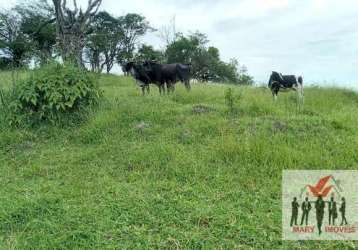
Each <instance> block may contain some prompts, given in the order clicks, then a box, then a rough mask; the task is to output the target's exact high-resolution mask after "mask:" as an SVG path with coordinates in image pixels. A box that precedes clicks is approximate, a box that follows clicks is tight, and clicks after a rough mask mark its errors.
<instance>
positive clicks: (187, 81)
mask: <svg viewBox="0 0 358 250" xmlns="http://www.w3.org/2000/svg"><path fill="white" fill-rule="evenodd" d="M184 85H185V88H186V90H187V91H190V90H191V86H190V82H189V80H185V81H184Z"/></svg>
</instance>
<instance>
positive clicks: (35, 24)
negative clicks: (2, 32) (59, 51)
mask: <svg viewBox="0 0 358 250" xmlns="http://www.w3.org/2000/svg"><path fill="white" fill-rule="evenodd" d="M15 11H16V12H17V13H18V14H19V15H20V16H21V27H20V28H21V32H22V33H23V34H25V35H26V36H27V37H28V39H29V42H30V43H31V47H32V52H33V56H34V57H35V59H38V61H40V63H41V64H45V63H46V62H48V61H49V60H50V59H51V58H52V56H53V54H54V48H55V44H56V27H55V24H54V10H53V8H52V7H51V6H50V5H49V4H48V3H47V1H46V0H39V1H37V2H34V3H31V4H28V5H23V4H21V5H17V6H16V7H15Z"/></svg>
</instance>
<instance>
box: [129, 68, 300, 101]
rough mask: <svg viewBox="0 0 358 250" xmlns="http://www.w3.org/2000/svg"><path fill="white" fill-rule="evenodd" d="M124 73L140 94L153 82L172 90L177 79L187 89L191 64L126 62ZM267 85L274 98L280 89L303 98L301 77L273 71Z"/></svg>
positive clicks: (168, 90) (162, 91) (162, 90)
mask: <svg viewBox="0 0 358 250" xmlns="http://www.w3.org/2000/svg"><path fill="white" fill-rule="evenodd" d="M122 70H123V72H124V73H127V74H130V75H131V76H132V77H133V78H134V79H135V80H136V81H137V83H138V85H139V86H140V88H141V89H142V94H143V95H145V93H146V92H147V93H149V85H150V84H155V85H157V86H158V87H159V93H160V94H162V93H165V91H167V92H168V93H170V92H173V91H174V89H175V83H177V82H178V81H180V82H182V83H184V85H185V87H186V89H187V90H188V91H189V90H190V89H191V87H190V77H191V64H183V63H172V64H160V63H157V62H154V61H145V62H143V63H135V62H128V63H125V64H124V65H123V67H122ZM268 87H269V88H270V90H271V92H272V95H273V97H274V99H275V100H276V99H277V94H278V92H280V91H288V90H294V91H297V93H298V96H299V98H300V100H303V78H302V76H295V75H282V74H281V73H278V72H275V71H273V72H272V74H271V76H270V79H269V83H268Z"/></svg>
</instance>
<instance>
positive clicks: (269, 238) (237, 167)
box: [0, 76, 358, 249]
mask: <svg viewBox="0 0 358 250" xmlns="http://www.w3.org/2000/svg"><path fill="white" fill-rule="evenodd" d="M101 86H102V88H103V90H104V91H105V92H104V93H105V97H106V99H105V100H104V102H103V103H102V104H101V107H100V108H99V109H98V110H96V111H94V112H93V114H91V116H90V118H89V120H88V121H86V122H84V123H83V124H80V125H78V126H73V127H65V128H60V127H55V128H54V127H42V128H37V129H10V128H8V127H7V126H5V124H2V125H1V131H0V162H1V164H0V173H1V175H0V249H2V248H5V249H30V248H33V249H54V248H56V249H74V248H83V249H112V248H117V249H146V248H169V249H187V248H191V249H208V248H209V249H210V248H216V249H218V248H219V249H220V248H223V249H233V248H237V249H241V248H242V249H298V248H299V249H338V248H339V249H352V248H354V247H358V244H357V243H355V242H319V241H316V242H282V241H280V240H281V176H282V169H357V168H358V154H357V152H356V151H357V148H358V127H357V126H358V125H357V121H358V95H357V94H356V93H353V92H350V91H347V90H339V89H324V88H310V89H306V91H305V106H304V109H303V110H298V108H297V105H296V96H295V94H294V93H287V94H280V95H279V99H278V101H277V103H274V102H273V101H272V97H271V95H270V92H269V91H268V90H267V89H263V88H249V87H232V88H233V93H234V96H235V100H236V109H235V112H234V113H228V112H227V110H228V108H227V106H226V104H225V98H224V93H225V90H226V89H227V88H228V87H230V86H228V85H225V86H220V85H204V84H199V85H195V86H193V90H192V91H191V92H190V93H187V92H186V91H185V90H184V88H183V86H181V85H179V84H178V86H177V90H176V92H175V93H174V94H171V95H166V96H159V94H158V90H157V88H155V87H152V88H151V94H150V95H149V96H145V97H142V96H141V94H140V90H139V89H138V88H137V87H136V86H135V84H134V82H133V81H132V80H131V79H129V78H124V77H117V76H102V77H101Z"/></svg>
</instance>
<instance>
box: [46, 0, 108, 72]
mask: <svg viewBox="0 0 358 250" xmlns="http://www.w3.org/2000/svg"><path fill="white" fill-rule="evenodd" d="M52 1H53V4H54V6H55V13H56V30H57V40H58V45H59V48H60V52H61V56H62V59H63V60H64V61H71V62H73V63H75V64H77V65H78V66H79V67H84V64H83V58H82V54H83V48H84V46H85V37H86V33H87V32H88V29H89V24H90V22H91V21H92V18H93V16H94V15H95V14H96V13H97V11H98V8H99V6H100V5H101V3H102V0H88V7H87V10H86V11H84V12H82V10H79V9H78V7H77V2H76V0H73V5H74V10H71V9H69V8H68V7H67V6H66V4H67V1H66V0H52Z"/></svg>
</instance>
